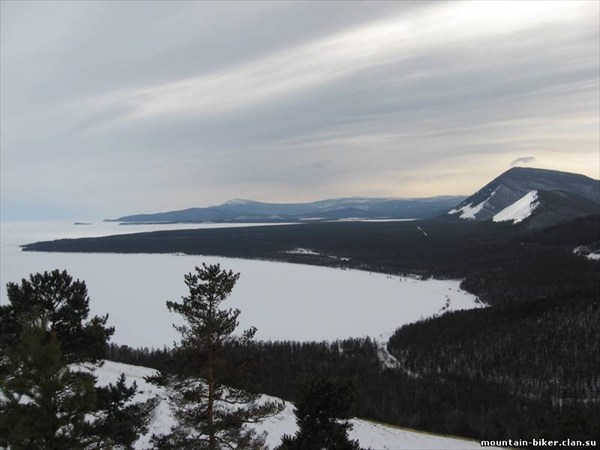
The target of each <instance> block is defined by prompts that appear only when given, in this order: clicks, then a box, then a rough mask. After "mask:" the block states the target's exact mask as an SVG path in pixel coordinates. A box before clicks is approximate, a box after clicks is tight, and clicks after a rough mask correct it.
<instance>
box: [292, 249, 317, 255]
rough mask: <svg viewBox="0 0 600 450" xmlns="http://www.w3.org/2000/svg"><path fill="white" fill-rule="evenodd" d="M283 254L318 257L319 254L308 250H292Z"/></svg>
mask: <svg viewBox="0 0 600 450" xmlns="http://www.w3.org/2000/svg"><path fill="white" fill-rule="evenodd" d="M285 253H288V254H290V255H320V253H319V252H315V251H314V250H311V249H310V248H294V249H292V250H288V251H286V252H285Z"/></svg>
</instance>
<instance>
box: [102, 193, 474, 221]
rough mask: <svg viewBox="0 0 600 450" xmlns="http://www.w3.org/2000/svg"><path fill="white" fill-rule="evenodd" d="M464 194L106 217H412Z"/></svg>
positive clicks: (240, 203)
mask: <svg viewBox="0 0 600 450" xmlns="http://www.w3.org/2000/svg"><path fill="white" fill-rule="evenodd" d="M463 199H464V196H440V197H431V198H417V199H405V198H339V199H330V200H319V201H316V202H311V203H264V202H257V201H254V200H242V199H233V200H230V201H228V202H225V203H223V204H222V205H217V206H209V207H206V208H189V209H184V210H180V211H168V212H162V213H154V214H136V215H131V216H124V217H119V218H118V219H111V220H109V221H116V222H126V223H143V222H290V221H294V222H296V221H303V220H310V221H314V220H337V219H347V218H363V219H369V218H390V219H415V218H425V217H433V216H436V215H439V214H443V213H444V212H445V211H447V210H448V208H450V207H452V206H453V205H455V204H456V203H457V202H459V201H461V200H463Z"/></svg>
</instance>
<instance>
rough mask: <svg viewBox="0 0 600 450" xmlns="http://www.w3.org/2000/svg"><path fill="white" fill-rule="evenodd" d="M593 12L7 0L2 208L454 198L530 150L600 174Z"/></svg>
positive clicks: (115, 211) (113, 210)
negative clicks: (357, 197) (23, 0)
mask: <svg viewBox="0 0 600 450" xmlns="http://www.w3.org/2000/svg"><path fill="white" fill-rule="evenodd" d="M599 13H600V11H599V4H598V3H597V2H571V1H569V2H538V1H534V2H456V3H454V2H433V3H425V2H415V3H409V2H397V3H396V2H381V3H373V2H369V3H368V4H367V3H357V2H349V3H340V2H331V3H330V2H325V3H314V2H306V3H302V2H280V3H275V2H273V3H269V2H257V3H253V2H222V3H211V2H181V3H178V2H164V3H162V2H148V3H142V2H122V3H119V2H108V3H105V2H82V3H74V2H46V3H29V2H26V3H17V2H3V3H2V24H1V25H2V53H1V57H2V61H1V63H2V65H1V70H2V73H1V76H2V79H1V80H2V85H1V94H2V96H1V108H2V110H1V112H2V116H1V128H2V129H1V131H2V137H1V145H2V147H1V150H2V153H1V157H2V173H1V175H2V181H1V183H2V185H1V187H2V191H1V194H2V202H3V205H11V208H10V211H9V212H6V211H7V209H6V208H5V211H4V214H3V217H4V216H7V215H9V213H10V215H18V214H17V213H18V212H19V210H21V211H22V210H23V209H25V208H26V209H28V210H31V209H34V210H35V209H36V208H38V207H39V206H40V205H44V210H45V211H47V209H48V207H49V206H50V207H55V210H56V211H60V210H64V211H65V214H67V213H68V214H74V213H75V212H76V213H77V214H79V215H91V214H99V215H100V216H114V215H121V214H127V213H135V212H142V211H158V210H164V209H175V208H183V207H190V206H201V205H208V204H212V203H219V202H222V201H224V200H227V199H228V198H232V197H249V198H256V199H260V200H269V201H297V200H312V199H318V198H324V197H335V196H351V195H365V196H380V195H381V196H425V195H436V194H459V193H464V194H468V193H471V192H472V191H474V190H476V189H477V188H478V187H480V186H481V185H482V184H484V183H485V182H487V181H489V179H491V178H493V177H494V176H496V175H498V174H499V173H500V172H502V171H503V170H505V169H507V168H508V167H510V166H511V165H513V164H518V163H532V162H534V163H535V164H536V165H538V166H540V167H547V168H554V169H559V170H567V171H576V172H580V173H585V174H587V175H589V176H593V177H595V178H598V177H599V175H600V174H599V171H600V167H599V164H600V162H599V161H598V158H599V155H598V148H599V145H600V144H599V140H600V139H599V131H598V129H599V117H598V115H599V113H598V110H599V108H600V99H599V96H600V94H599V93H600V88H599V80H598V71H599V69H600V64H599V56H598V55H599V54H600V48H599V44H598V42H599V29H600V24H599V19H598V17H599ZM523 154H525V155H528V156H527V157H523V156H522V155H523ZM44 214H46V212H44Z"/></svg>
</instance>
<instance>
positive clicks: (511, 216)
mask: <svg viewBox="0 0 600 450" xmlns="http://www.w3.org/2000/svg"><path fill="white" fill-rule="evenodd" d="M539 204H540V202H539V201H538V192H537V191H529V192H528V193H527V194H525V195H524V196H523V197H521V198H520V199H519V200H517V201H516V202H514V203H513V204H512V205H509V206H507V207H506V208H504V209H503V210H502V211H500V212H499V213H498V214H496V215H495V216H494V218H493V220H494V222H510V221H512V223H513V224H515V223H519V222H522V221H524V220H525V219H527V218H528V217H529V216H530V215H531V214H532V213H533V211H534V210H535V209H536V208H537V207H538V206H539Z"/></svg>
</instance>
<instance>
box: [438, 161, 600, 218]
mask: <svg viewBox="0 0 600 450" xmlns="http://www.w3.org/2000/svg"><path fill="white" fill-rule="evenodd" d="M599 213H600V181H598V180H594V179H592V178H588V177H586V176H584V175H579V174H574V173H568V172H558V171H555V170H544V169H530V168H524V167H514V168H512V169H510V170H508V171H507V172H504V173H503V174H502V175H500V176H499V177H497V178H495V179H494V180H492V181H491V182H490V183H488V184H486V185H485V186H484V187H483V188H481V189H480V190H479V191H477V192H476V193H475V194H473V195H471V196H470V197H468V198H467V199H465V200H464V201H463V202H461V203H460V204H459V205H458V206H456V207H455V208H453V209H451V210H450V211H448V215H450V216H453V217H457V218H459V219H464V220H476V221H489V220H491V221H494V222H508V223H512V224H518V223H523V225H524V226H526V227H527V228H530V229H540V228H545V227H548V226H551V225H554V224H556V223H560V222H564V221H567V220H571V219H575V218H578V217H584V216H587V215H593V214H599Z"/></svg>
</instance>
